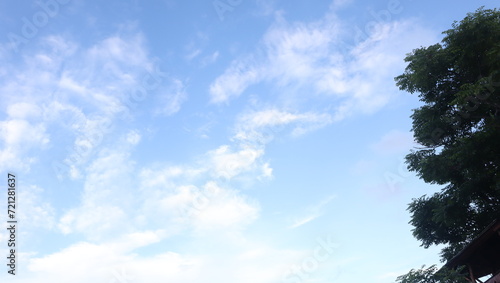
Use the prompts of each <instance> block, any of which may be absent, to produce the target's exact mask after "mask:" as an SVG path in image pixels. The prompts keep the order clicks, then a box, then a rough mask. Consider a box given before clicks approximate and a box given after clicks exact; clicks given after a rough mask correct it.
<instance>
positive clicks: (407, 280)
mask: <svg viewBox="0 0 500 283" xmlns="http://www.w3.org/2000/svg"><path fill="white" fill-rule="evenodd" d="M397 282H400V283H468V282H469V281H467V280H466V279H465V278H464V277H463V275H462V274H461V270H446V269H442V270H438V269H437V267H436V266H435V265H432V266H431V267H429V268H425V266H422V268H421V269H418V270H415V269H412V270H411V271H410V272H408V273H407V274H405V275H401V276H399V277H398V278H397Z"/></svg>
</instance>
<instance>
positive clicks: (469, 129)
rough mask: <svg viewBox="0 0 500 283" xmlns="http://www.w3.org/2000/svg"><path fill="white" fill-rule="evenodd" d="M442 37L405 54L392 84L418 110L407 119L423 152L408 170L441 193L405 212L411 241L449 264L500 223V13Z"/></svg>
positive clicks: (468, 21)
mask: <svg viewBox="0 0 500 283" xmlns="http://www.w3.org/2000/svg"><path fill="white" fill-rule="evenodd" d="M443 34H444V38H443V40H442V42H441V43H437V44H434V45H431V46H428V47H422V48H418V49H415V50H413V52H411V53H410V54H408V55H407V57H406V58H405V61H406V62H408V65H407V67H406V69H405V71H404V73H403V74H402V75H400V76H397V77H396V78H395V80H396V85H397V86H398V87H399V88H400V89H401V90H405V91H408V92H410V93H418V96H419V98H420V100H421V101H422V102H423V106H421V107H420V108H418V109H414V110H413V114H412V115H411V118H412V119H413V127H412V131H413V133H414V138H415V140H416V141H417V142H418V143H419V144H420V147H418V148H415V149H414V150H412V151H411V152H410V154H408V155H407V156H406V163H407V165H408V169H409V170H410V171H414V172H416V174H417V175H418V176H419V177H420V178H422V179H423V180H424V181H425V182H427V183H431V184H438V185H443V188H442V189H441V191H440V192H437V193H434V194H432V195H430V196H428V195H424V196H422V197H420V198H417V199H414V200H413V201H412V202H411V203H410V204H409V207H408V210H409V212H410V213H411V222H410V223H411V224H412V225H413V226H414V229H413V235H414V236H415V237H416V238H417V239H418V240H420V241H421V243H422V245H423V246H424V247H426V248H427V247H429V246H431V245H437V244H443V245H444V248H443V250H442V252H441V257H442V260H443V261H446V260H449V259H450V258H451V257H452V256H454V255H455V254H456V253H457V252H458V251H459V250H461V249H462V248H463V247H464V246H465V245H466V244H467V243H468V242H470V240H471V239H473V238H474V237H475V236H477V234H478V233H479V232H480V231H481V230H482V229H484V228H485V227H486V226H487V225H488V224H489V223H490V222H491V221H493V220H494V219H496V218H498V217H499V216H500V11H499V10H498V9H484V8H480V9H478V10H476V11H475V12H474V13H469V14H467V16H466V17H465V18H464V19H463V20H462V21H460V22H455V23H453V25H452V29H449V30H447V31H444V32H443ZM427 273H429V272H427ZM415 274H416V273H415V271H414V273H413V275H415ZM409 275H410V273H409V274H407V275H406V276H409ZM408 278H409V277H408ZM408 278H407V279H408ZM402 279H403V278H400V279H399V281H400V282H403V283H405V282H438V281H425V280H424V281H418V280H413V281H411V280H410V281H403V280H402ZM442 282H448V281H442Z"/></svg>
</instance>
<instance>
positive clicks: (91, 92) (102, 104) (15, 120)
mask: <svg viewBox="0 0 500 283" xmlns="http://www.w3.org/2000/svg"><path fill="white" fill-rule="evenodd" d="M33 44H37V45H38V46H37V47H38V48H37V49H36V50H37V51H36V52H35V51H30V52H31V53H30V52H26V54H25V55H24V57H23V58H24V61H22V62H21V63H20V64H18V65H17V66H15V67H12V71H11V72H9V73H6V75H5V76H3V79H2V84H1V87H0V91H1V92H2V94H4V96H2V97H4V98H5V99H3V100H2V101H1V102H0V106H1V107H2V108H4V109H6V112H7V114H8V115H9V117H10V118H8V119H6V120H4V121H0V124H1V126H0V131H2V137H4V139H5V142H6V143H5V145H4V148H0V160H2V164H6V163H7V162H10V163H13V164H15V165H14V166H18V167H19V169H21V168H22V170H29V168H30V166H31V164H32V163H33V162H35V160H36V158H37V157H36V156H31V155H30V152H29V151H28V150H27V149H29V148H30V147H35V146H36V147H40V146H46V147H47V148H49V149H51V150H55V151H57V152H55V153H56V154H55V156H58V157H56V160H55V162H58V163H59V164H63V165H62V166H63V167H64V170H60V171H61V172H59V173H60V174H58V175H59V176H58V177H64V176H71V177H73V178H80V177H81V176H82V172H81V170H82V168H83V166H85V165H86V164H87V163H88V161H89V160H90V158H91V157H92V156H93V155H95V154H96V152H97V150H98V148H99V147H101V146H103V145H104V144H103V142H104V140H105V138H106V137H107V136H109V135H108V134H109V133H110V131H112V130H113V126H114V125H115V122H116V121H118V119H120V118H125V119H129V118H130V117H131V116H133V115H134V113H133V110H135V108H134V107H135V106H137V105H139V104H141V103H143V104H146V103H144V101H145V100H147V99H153V98H154V97H156V96H154V95H153V93H157V92H163V93H164V95H163V96H164V98H165V101H164V103H163V105H162V111H163V112H164V113H166V114H168V115H172V114H174V113H176V112H177V111H179V110H180V107H181V104H182V102H183V101H184V100H185V99H186V93H185V85H184V83H183V82H181V81H180V80H178V79H175V78H173V77H167V76H166V74H165V73H163V72H161V71H159V70H158V67H157V62H156V60H155V58H152V57H151V56H150V55H149V54H148V48H147V46H146V41H145V39H144V36H143V35H142V34H141V33H140V32H135V31H134V28H124V29H123V30H122V31H121V32H120V33H117V34H115V35H112V36H109V37H107V38H104V39H103V40H101V41H97V42H95V44H93V45H91V46H90V47H89V48H84V47H82V46H80V45H79V44H78V43H76V42H73V41H70V40H68V39H67V38H66V37H63V36H54V35H51V36H47V37H40V38H39V40H38V41H36V42H35V41H34V42H33ZM2 60H5V59H3V58H2ZM2 63H4V64H6V65H7V66H9V64H10V63H9V62H3V61H2ZM151 113H153V111H151ZM60 126H62V127H63V128H62V130H64V131H65V133H64V134H61V135H56V136H49V135H48V134H46V133H45V132H46V129H50V128H52V127H60ZM26 132H29V133H30V134H29V138H25V137H24V136H27V135H26ZM67 139H72V140H73V145H72V146H70V147H69V152H68V150H66V152H64V153H63V152H62V149H58V147H55V146H54V145H56V144H59V143H60V142H61V141H62V140H64V141H63V142H64V143H65V144H67ZM28 144H29V146H27V145H28ZM21 147H22V150H21V149H20V148H21ZM62 154H65V156H62V157H60V156H61V155H62ZM16 159H17V160H19V161H18V162H13V160H16ZM11 168H12V167H11ZM12 169H16V168H12Z"/></svg>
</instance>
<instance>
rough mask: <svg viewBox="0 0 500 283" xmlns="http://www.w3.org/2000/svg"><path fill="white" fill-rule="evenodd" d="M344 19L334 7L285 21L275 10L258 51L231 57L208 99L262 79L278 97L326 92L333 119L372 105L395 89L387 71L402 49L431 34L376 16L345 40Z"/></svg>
mask: <svg viewBox="0 0 500 283" xmlns="http://www.w3.org/2000/svg"><path fill="white" fill-rule="evenodd" d="M338 4H339V5H340V2H339V3H338ZM334 6H335V5H334ZM334 8H335V7H333V8H332V9H333V10H334ZM348 25H349V23H347V22H345V21H342V20H340V19H339V18H338V17H337V16H336V15H335V12H334V11H330V12H328V13H327V15H326V16H325V17H324V18H323V19H321V20H319V21H315V22H310V23H302V22H293V23H290V22H287V21H286V20H285V19H284V17H283V16H282V15H281V14H279V13H277V16H276V21H275V23H274V24H273V25H272V26H271V27H270V28H269V29H268V30H267V32H266V34H265V35H264V36H263V37H262V39H261V41H260V43H259V44H258V46H257V49H258V51H256V52H254V53H249V54H245V55H242V56H241V57H240V58H238V59H235V60H234V61H232V62H231V64H230V65H229V66H228V67H227V69H226V70H225V71H224V73H223V74H222V75H220V76H219V77H217V78H216V79H215V81H213V82H212V84H211V85H210V89H209V91H210V99H211V101H212V102H213V103H229V102H230V101H231V100H233V99H235V98H237V97H239V96H240V95H242V93H244V92H245V91H246V90H247V89H248V88H249V87H250V86H253V85H258V84H261V83H266V84H271V85H273V86H277V87H279V89H280V90H281V92H285V93H280V91H278V93H277V94H274V96H281V97H282V99H284V100H297V101H301V102H303V103H305V102H308V103H312V102H314V101H317V102H318V103H319V102H320V101H325V100H324V99H326V98H329V101H330V103H331V106H330V108H331V109H332V112H333V113H332V117H333V120H334V121H338V120H342V119H344V118H345V117H347V116H350V115H352V114H354V113H373V112H374V111H377V110H378V109H380V108H382V107H383V106H385V105H386V104H387V103H388V102H389V101H390V100H391V98H392V97H393V96H394V95H396V94H397V89H396V88H395V87H394V85H393V83H392V82H393V77H394V76H395V75H397V74H398V72H400V71H401V70H402V68H403V64H402V63H401V62H403V58H404V56H405V54H406V52H407V50H411V48H412V46H415V45H418V44H421V42H419V40H422V39H425V40H426V41H428V40H429V38H433V37H434V36H433V34H432V33H431V32H429V31H427V30H425V29H422V28H420V26H419V25H418V24H416V23H415V22H414V21H411V20H407V21H400V22H397V21H396V22H381V23H378V24H377V25H376V26H375V27H374V31H373V33H372V34H370V36H368V37H367V38H366V39H364V40H363V41H361V42H357V43H356V44H355V45H353V46H349V45H350V44H347V43H346V42H350V41H351V39H350V38H349V36H351V37H352V36H353V35H346V34H345V33H344V32H343V30H345V29H346V27H347V26H348ZM431 34H432V36H431ZM346 46H347V47H348V48H347V49H346ZM294 92H296V93H297V94H294Z"/></svg>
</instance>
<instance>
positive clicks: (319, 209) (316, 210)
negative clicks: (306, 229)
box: [288, 195, 336, 229]
mask: <svg viewBox="0 0 500 283" xmlns="http://www.w3.org/2000/svg"><path fill="white" fill-rule="evenodd" d="M335 198H336V196H335V195H331V196H329V197H327V198H325V199H324V200H321V201H320V202H319V203H317V204H315V205H312V206H310V207H308V208H306V215H305V216H302V217H299V218H296V219H295V220H294V221H293V224H292V225H290V226H289V227H288V228H290V229H295V228H298V227H300V226H302V225H304V224H306V223H309V222H311V221H313V220H314V219H316V218H318V217H320V216H322V215H323V213H324V208H325V207H326V206H327V205H328V204H329V203H330V202H332V201H333V200H334V199H335Z"/></svg>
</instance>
